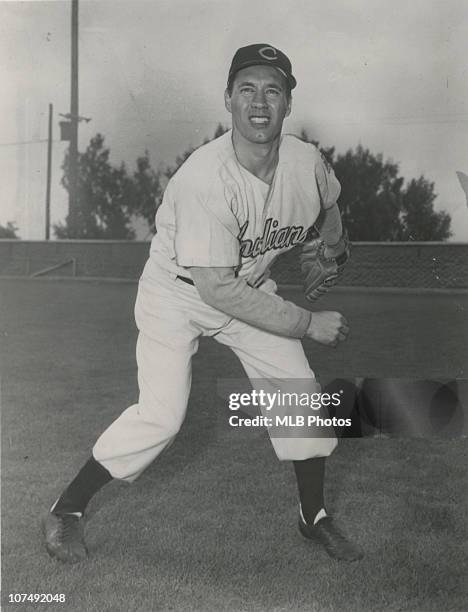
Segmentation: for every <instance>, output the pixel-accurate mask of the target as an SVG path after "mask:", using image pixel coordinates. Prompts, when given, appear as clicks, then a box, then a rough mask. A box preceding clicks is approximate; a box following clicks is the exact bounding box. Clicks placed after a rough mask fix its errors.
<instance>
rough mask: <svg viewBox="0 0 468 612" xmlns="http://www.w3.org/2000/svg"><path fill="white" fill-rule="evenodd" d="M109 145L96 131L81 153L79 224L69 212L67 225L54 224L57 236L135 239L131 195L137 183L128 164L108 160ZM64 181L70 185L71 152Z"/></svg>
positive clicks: (67, 157) (79, 165)
mask: <svg viewBox="0 0 468 612" xmlns="http://www.w3.org/2000/svg"><path fill="white" fill-rule="evenodd" d="M109 155H110V152H109V149H107V148H105V147H104V137H103V136H102V135H101V134H96V136H94V138H92V139H91V141H90V143H89V145H88V147H87V149H86V151H85V152H84V153H80V154H79V155H78V189H77V205H78V215H77V218H78V227H77V228H74V227H70V218H69V216H68V217H67V219H66V222H65V225H62V224H59V225H55V226H54V230H55V234H56V236H57V237H58V238H89V239H90V238H93V239H96V238H97V239H105V238H114V239H133V238H134V237H135V232H134V230H133V228H132V208H133V204H134V201H133V199H132V195H133V193H134V187H133V184H132V181H131V179H130V178H129V176H128V173H127V169H126V167H125V164H123V163H122V164H121V165H120V166H119V167H114V166H112V165H111V163H110V162H109ZM62 168H63V170H64V175H63V178H62V184H63V186H64V187H65V189H67V191H68V188H69V156H68V153H67V154H66V156H65V160H64V163H63V166H62Z"/></svg>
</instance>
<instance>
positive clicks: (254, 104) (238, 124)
mask: <svg viewBox="0 0 468 612" xmlns="http://www.w3.org/2000/svg"><path fill="white" fill-rule="evenodd" d="M295 86H296V80H295V78H294V76H293V74H292V68H291V62H290V61H289V59H288V58H287V57H286V55H285V54H284V53H283V52H281V51H280V50H279V49H277V48H275V47H273V46H271V45H268V44H253V45H249V46H247V47H243V48H241V49H239V50H238V51H237V52H236V53H235V55H234V58H233V60H232V64H231V67H230V70H229V75H228V81H227V88H226V91H225V106H226V109H227V111H228V112H229V113H230V114H231V115H232V130H229V131H228V132H227V133H225V134H224V135H222V136H221V137H219V138H217V139H216V140H214V141H212V142H210V143H208V144H206V145H204V146H202V147H200V148H199V149H197V150H196V151H195V152H194V153H193V154H192V155H191V156H190V157H189V158H188V159H187V160H186V161H185V163H184V164H183V165H182V166H181V167H180V168H179V170H178V171H177V172H176V174H175V175H174V176H173V177H172V178H171V180H170V181H169V183H168V185H167V188H166V190H165V193H164V199H163V202H162V204H161V206H160V208H159V209H158V212H157V215H156V226H157V234H156V236H155V237H154V239H153V241H152V243H151V248H150V255H149V259H148V261H147V263H146V265H145V268H144V270H143V273H142V276H141V278H140V282H139V287H138V294H137V299H136V305H135V318H136V323H137V326H138V330H139V335H138V341H137V347H136V356H137V364H138V384H139V398H138V403H136V404H134V405H132V406H130V407H129V408H127V409H126V410H125V411H124V412H123V413H122V414H121V415H120V416H119V417H118V418H117V419H116V420H115V421H114V422H113V423H112V424H111V425H110V426H109V427H108V429H107V430H106V431H104V433H103V434H102V435H101V436H100V438H99V439H98V440H97V442H96V444H95V446H94V448H93V451H92V456H91V458H90V459H89V460H88V461H87V463H86V464H85V465H84V467H83V468H82V469H81V470H80V471H79V473H78V475H77V476H76V477H75V479H74V480H73V481H72V482H71V483H70V485H69V486H68V487H67V488H66V489H65V491H64V492H63V493H62V495H61V496H60V497H59V498H58V500H57V501H56V502H55V503H54V504H53V506H52V507H51V509H50V511H49V512H48V513H47V515H46V516H45V518H44V519H43V523H42V526H43V532H44V537H45V544H46V548H47V551H48V552H49V554H50V555H52V556H53V557H55V558H57V559H60V560H61V561H64V562H69V563H75V562H77V561H80V560H82V559H85V558H86V556H87V554H88V553H87V548H86V544H85V541H84V529H83V519H84V514H85V510H86V506H87V504H88V502H89V501H90V499H91V497H92V496H93V495H94V494H95V493H96V492H97V491H99V490H100V488H101V487H102V486H104V485H105V484H106V483H108V482H109V481H111V480H112V479H113V478H118V479H121V480H124V481H127V482H133V481H134V480H135V479H136V478H138V476H139V475H140V474H141V473H142V472H143V471H144V470H145V468H147V467H148V465H150V464H151V463H152V462H153V461H154V460H155V459H156V458H157V457H158V455H159V454H160V453H161V452H162V451H163V450H164V449H165V448H166V447H167V446H168V445H169V444H170V443H171V442H172V441H173V440H174V437H175V436H176V434H177V432H178V431H179V429H180V427H181V425H182V422H183V420H184V417H185V413H186V409H187V401H188V396H189V391H190V384H191V360H192V356H193V355H194V354H195V353H196V352H197V349H198V343H199V338H200V337H201V336H211V337H213V338H214V339H215V340H217V341H218V342H220V343H221V344H224V345H226V346H228V347H230V348H231V349H232V350H233V351H234V353H235V354H236V355H237V356H238V358H239V359H240V361H241V363H242V365H243V367H244V369H245V372H246V373H247V375H248V377H249V378H250V380H251V381H252V385H253V386H254V387H255V385H258V381H259V380H261V381H264V382H265V384H266V385H268V381H274V383H273V382H271V384H272V385H275V386H274V388H275V389H277V386H276V385H277V384H278V381H281V380H289V381H290V380H291V379H298V380H299V379H300V380H301V382H302V384H303V383H304V381H306V386H307V388H308V390H309V391H310V392H317V391H320V386H319V384H318V382H317V380H316V378H315V375H314V372H313V371H312V369H311V368H310V365H309V363H308V361H307V359H306V357H305V354H304V350H303V347H302V344H301V338H305V337H308V338H311V339H312V340H314V341H316V342H318V343H320V344H324V345H327V346H333V347H334V346H336V345H337V344H338V343H340V342H342V341H344V340H345V339H346V336H347V334H348V325H347V322H346V320H345V318H344V317H343V316H342V315H341V314H340V313H338V312H332V311H314V312H311V311H309V310H308V309H304V308H301V307H299V306H297V305H296V304H294V303H292V302H289V301H285V300H283V299H282V298H281V297H280V296H278V295H277V294H276V284H275V283H274V281H273V280H272V279H270V278H269V268H270V266H271V265H272V263H273V261H274V260H275V259H276V258H277V257H278V256H279V255H281V254H282V253H284V252H286V251H288V250H289V249H291V248H292V247H294V246H295V245H298V244H303V245H305V246H304V251H303V256H302V269H303V271H304V275H305V289H306V295H307V297H308V298H309V299H311V300H314V299H316V298H317V297H320V296H321V295H322V294H323V292H325V291H326V290H327V289H328V287H329V286H331V285H332V284H333V283H334V282H335V280H336V277H337V276H338V274H339V273H340V271H341V268H342V265H343V264H344V262H345V260H346V258H347V255H348V245H347V240H346V237H345V235H344V234H343V228H342V225H341V218H340V213H339V210H338V207H337V204H336V200H337V197H338V195H339V192H340V185H339V183H338V181H337V179H336V177H335V175H334V173H333V170H332V169H331V168H330V167H329V166H328V165H327V163H326V162H325V160H324V159H323V158H322V156H321V155H320V153H319V152H318V150H317V148H316V147H314V146H313V145H311V144H306V143H304V142H302V141H301V140H299V139H297V138H296V137H294V136H290V135H282V125H283V121H284V119H285V118H286V117H287V116H288V115H289V114H290V112H291V90H292V89H293V88H294V87H295ZM314 226H315V227H316V229H317V230H318V232H319V236H317V235H315V237H313V238H312V239H311V229H312V228H314ZM270 439H271V442H272V444H273V447H274V451H275V453H276V455H277V457H278V458H279V459H280V460H283V461H292V462H293V465H294V471H295V475H296V477H297V483H298V490H299V502H300V505H299V528H300V531H301V533H302V534H303V535H304V536H305V537H306V538H309V539H310V540H313V541H314V542H316V543H317V544H318V545H320V546H322V547H323V548H324V549H325V550H326V551H327V552H328V554H329V555H331V556H332V557H335V558H337V559H342V560H347V561H352V560H355V559H358V558H360V557H361V556H362V553H361V552H360V550H359V549H358V548H357V547H356V546H355V545H353V544H352V543H351V542H350V541H349V540H348V539H347V538H346V537H345V536H344V535H343V533H342V532H341V531H340V530H339V529H338V527H337V526H336V524H335V522H334V520H333V519H332V517H331V516H329V515H328V513H327V510H326V506H325V502H324V495H323V485H324V471H325V458H326V457H327V456H329V455H330V454H331V453H332V452H333V450H334V449H335V447H336V445H337V441H336V437H335V435H334V432H333V430H332V431H328V433H327V434H326V435H325V436H323V435H322V436H307V437H292V436H288V435H285V436H283V437H279V436H273V435H270Z"/></svg>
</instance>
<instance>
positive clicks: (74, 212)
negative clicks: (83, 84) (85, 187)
mask: <svg viewBox="0 0 468 612" xmlns="http://www.w3.org/2000/svg"><path fill="white" fill-rule="evenodd" d="M71 8H72V11H71V92H70V94H71V95H70V129H71V133H70V148H69V163H70V177H69V178H70V185H69V191H68V196H69V200H68V214H69V217H70V225H71V228H72V232H73V235H74V236H75V237H78V236H79V231H80V226H81V222H80V217H81V215H80V211H79V210H78V121H79V118H78V0H72V7H71Z"/></svg>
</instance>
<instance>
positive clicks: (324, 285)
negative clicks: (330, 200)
mask: <svg viewBox="0 0 468 612" xmlns="http://www.w3.org/2000/svg"><path fill="white" fill-rule="evenodd" d="M325 248H326V245H325V243H324V242H323V240H322V239H321V238H313V239H312V240H308V241H307V242H305V243H304V245H303V247H302V253H301V256H300V258H299V262H300V265H301V272H302V274H303V277H304V293H305V296H306V298H307V299H308V300H309V301H310V302H314V301H315V300H317V299H318V298H320V297H322V295H324V294H325V293H326V292H327V291H328V290H329V289H330V287H333V285H335V283H336V281H337V280H338V278H339V276H340V275H341V273H342V272H343V268H344V267H345V265H346V262H347V261H348V259H349V253H350V244H349V241H348V237H347V235H346V234H343V236H342V238H341V240H340V242H339V243H338V245H337V249H336V250H337V252H338V249H339V251H340V254H339V255H337V256H336V257H325Z"/></svg>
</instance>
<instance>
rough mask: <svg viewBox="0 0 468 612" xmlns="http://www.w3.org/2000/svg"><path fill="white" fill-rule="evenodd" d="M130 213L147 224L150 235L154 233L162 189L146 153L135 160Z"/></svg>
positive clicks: (157, 175) (157, 174) (158, 177)
mask: <svg viewBox="0 0 468 612" xmlns="http://www.w3.org/2000/svg"><path fill="white" fill-rule="evenodd" d="M132 183H133V184H132V200H133V204H132V212H133V214H134V215H136V216H138V217H142V218H143V219H144V220H145V221H146V222H147V224H148V226H149V229H150V233H154V232H155V227H154V216H155V212H156V210H157V208H158V207H159V205H160V204H161V201H162V195H163V191H164V190H163V188H162V185H161V181H160V176H159V173H158V172H155V171H154V170H153V168H152V167H151V163H150V157H149V153H148V151H145V154H144V155H143V156H142V157H139V158H138V159H137V169H136V171H135V172H134V174H133V181H132Z"/></svg>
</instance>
